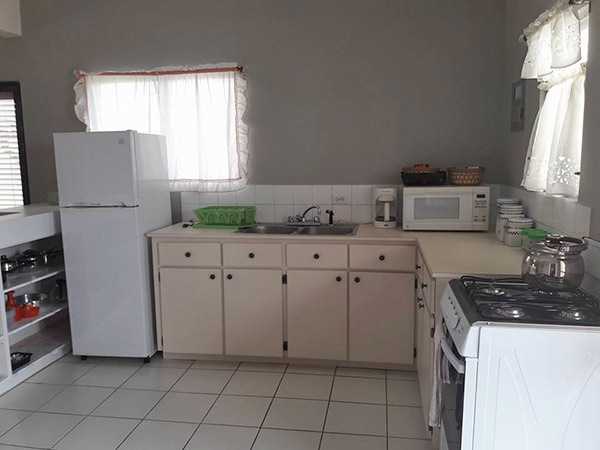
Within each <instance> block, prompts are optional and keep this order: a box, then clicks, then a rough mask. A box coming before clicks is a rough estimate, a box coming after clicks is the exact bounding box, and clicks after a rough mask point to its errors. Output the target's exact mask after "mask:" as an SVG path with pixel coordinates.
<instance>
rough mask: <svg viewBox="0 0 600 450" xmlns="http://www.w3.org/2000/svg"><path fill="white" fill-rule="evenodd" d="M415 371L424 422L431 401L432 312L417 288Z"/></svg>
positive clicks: (427, 416)
mask: <svg viewBox="0 0 600 450" xmlns="http://www.w3.org/2000/svg"><path fill="white" fill-rule="evenodd" d="M416 315H417V318H416V327H417V332H416V336H417V342H416V348H417V372H418V375H419V387H420V389H421V404H422V405H423V415H424V417H425V423H428V421H429V404H430V402H431V382H432V380H433V378H432V370H433V336H431V333H432V329H433V326H434V323H433V321H434V319H433V317H434V316H433V314H431V313H430V311H429V309H428V307H427V302H426V301H425V300H424V299H423V297H422V291H421V289H418V290H417V314H416Z"/></svg>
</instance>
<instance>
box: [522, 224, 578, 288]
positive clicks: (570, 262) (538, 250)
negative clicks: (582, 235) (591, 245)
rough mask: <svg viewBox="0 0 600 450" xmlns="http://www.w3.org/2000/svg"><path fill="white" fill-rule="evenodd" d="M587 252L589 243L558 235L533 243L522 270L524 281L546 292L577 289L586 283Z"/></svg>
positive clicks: (524, 259)
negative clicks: (583, 255) (585, 257)
mask: <svg viewBox="0 0 600 450" xmlns="http://www.w3.org/2000/svg"><path fill="white" fill-rule="evenodd" d="M587 248H588V243H587V242H586V241H585V240H583V239H579V238H574V237H570V236H562V235H557V234H551V235H548V237H546V239H544V240H542V241H539V242H532V243H531V245H530V246H529V250H528V251H527V253H526V254H525V257H524V258H523V264H522V266H521V273H522V275H523V279H524V280H525V281H526V282H527V284H529V285H530V286H531V287H533V288H535V289H539V290H543V291H569V290H573V289H576V288H577V287H579V285H580V284H581V282H582V281H583V276H584V273H585V270H584V269H585V268H584V262H583V258H582V256H581V253H582V252H584V251H585V250H586V249H587Z"/></svg>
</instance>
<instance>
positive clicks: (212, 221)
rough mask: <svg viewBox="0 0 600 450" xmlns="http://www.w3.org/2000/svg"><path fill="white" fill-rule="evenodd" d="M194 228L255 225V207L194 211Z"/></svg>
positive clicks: (227, 207) (208, 208)
mask: <svg viewBox="0 0 600 450" xmlns="http://www.w3.org/2000/svg"><path fill="white" fill-rule="evenodd" d="M194 214H196V218H197V219H198V222H199V223H197V224H196V225H194V228H239V227H247V226H250V225H254V224H255V223H256V206H206V207H204V208H200V209H196V210H194Z"/></svg>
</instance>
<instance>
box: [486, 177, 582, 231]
mask: <svg viewBox="0 0 600 450" xmlns="http://www.w3.org/2000/svg"><path fill="white" fill-rule="evenodd" d="M499 196H500V197H516V198H518V199H520V200H521V203H522V204H523V205H524V206H525V215H526V216H527V217H530V218H532V219H533V220H534V222H535V226H536V228H541V229H543V230H546V231H548V232H551V233H560V234H566V235H571V236H577V237H582V236H588V235H589V232H590V219H591V208H589V207H588V206H585V205H582V204H579V203H577V200H576V199H573V198H566V197H555V196H550V195H546V194H544V193H541V192H528V191H526V190H524V189H521V188H517V187H513V186H505V185H500V186H499ZM491 207H492V208H495V207H496V205H495V202H493V203H492V206H491Z"/></svg>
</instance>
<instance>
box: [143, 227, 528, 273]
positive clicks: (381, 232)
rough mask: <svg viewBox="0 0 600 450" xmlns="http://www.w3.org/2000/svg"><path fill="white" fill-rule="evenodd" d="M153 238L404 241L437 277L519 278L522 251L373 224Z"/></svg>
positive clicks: (476, 237)
mask: <svg viewBox="0 0 600 450" xmlns="http://www.w3.org/2000/svg"><path fill="white" fill-rule="evenodd" d="M149 236H150V237H153V238H175V239H215V238H216V239H226V240H241V239H243V240H257V239H258V240H263V241H264V240H269V241H271V240H275V241H279V242H288V241H298V240H301V241H342V242H347V243H353V242H360V241H370V242H386V241H387V242H394V243H400V242H406V243H408V244H412V243H414V244H416V245H418V246H419V248H420V249H421V253H422V254H423V257H424V259H425V263H426V264H427V267H428V268H429V271H430V272H431V274H432V275H433V276H434V277H436V278H446V277H457V276H460V275H466V274H469V275H481V276H490V275H504V276H508V275H511V276H514V275H517V276H520V274H521V260H522V259H523V251H522V250H521V249H520V248H511V247H508V246H506V245H505V244H503V243H502V242H500V241H498V240H497V239H496V236H495V235H494V234H493V233H481V232H445V231H403V230H402V229H401V228H394V229H391V230H390V229H381V228H375V227H374V226H373V225H371V224H368V225H359V228H358V232H357V233H356V235H354V236H306V235H281V234H260V235H256V234H254V235H253V234H243V233H235V230H222V229H208V228H204V229H195V228H191V227H188V228H183V227H182V224H181V223H179V224H176V225H172V226H169V227H166V228H163V229H160V230H157V231H154V232H152V233H149Z"/></svg>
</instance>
